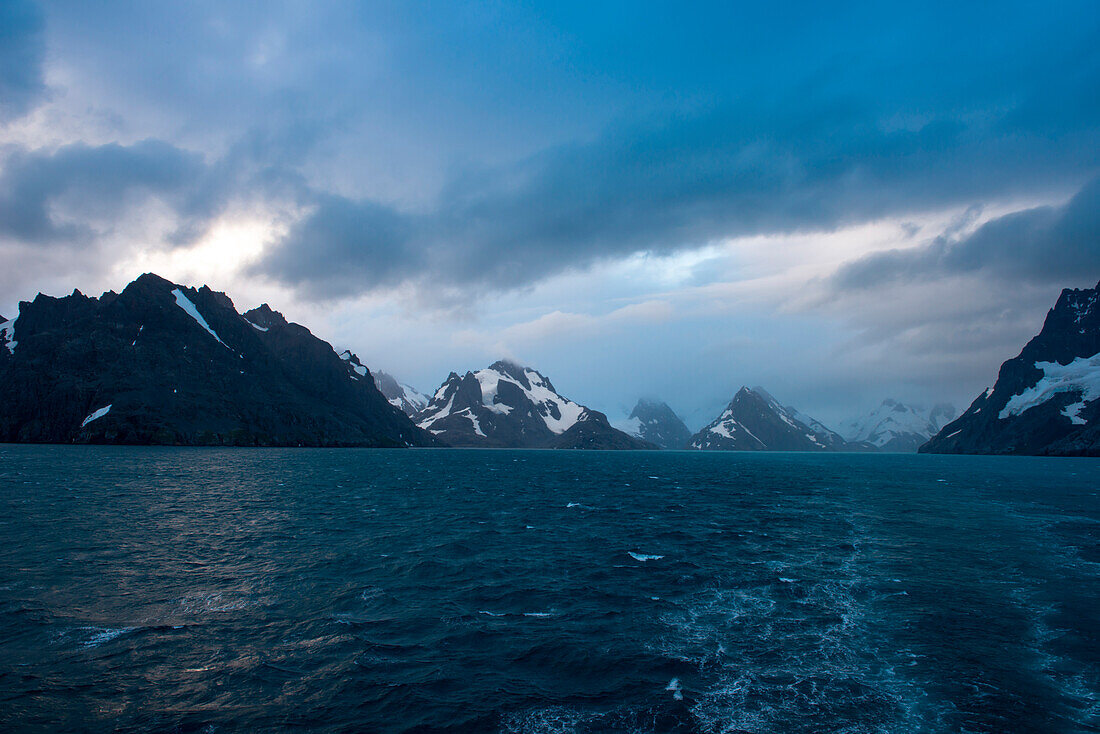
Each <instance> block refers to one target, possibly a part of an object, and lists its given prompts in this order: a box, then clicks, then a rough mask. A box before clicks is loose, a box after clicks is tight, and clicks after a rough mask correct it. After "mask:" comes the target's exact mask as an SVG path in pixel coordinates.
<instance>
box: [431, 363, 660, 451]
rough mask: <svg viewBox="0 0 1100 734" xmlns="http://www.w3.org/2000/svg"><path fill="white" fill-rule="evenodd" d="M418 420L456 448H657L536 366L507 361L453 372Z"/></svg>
mask: <svg viewBox="0 0 1100 734" xmlns="http://www.w3.org/2000/svg"><path fill="white" fill-rule="evenodd" d="M417 422H418V425H419V426H420V427H421V428H423V429H425V430H427V431H429V432H430V433H432V434H433V435H435V436H436V437H438V438H439V439H440V440H442V441H443V442H445V443H447V444H450V445H452V446H487V447H498V448H503V447H508V448H564V449H572V448H585V449H644V448H655V446H653V445H652V444H649V443H646V442H644V441H641V440H639V439H637V438H634V437H633V436H628V435H627V434H625V433H623V432H622V431H619V430H617V429H615V428H612V427H611V425H610V424H609V423H608V422H607V417H606V416H605V415H604V414H603V413H598V412H596V411H594V410H591V409H589V408H586V407H584V406H583V405H578V404H577V403H574V402H573V401H572V400H569V399H568V398H565V397H562V396H561V395H559V394H558V392H557V391H556V390H555V389H554V386H553V385H552V384H551V382H550V380H549V379H548V378H546V377H545V376H543V375H542V374H540V373H539V372H537V371H536V370H533V369H531V368H529V367H522V366H520V365H517V364H513V363H511V362H504V361H501V362H495V363H493V364H492V365H490V366H489V367H488V368H487V369H483V370H478V371H476V372H467V373H466V374H465V375H463V376H461V377H460V376H459V375H457V374H455V373H454V372H452V373H451V374H450V375H449V376H448V377H447V379H446V380H445V381H444V382H443V384H442V385H441V386H440V388H439V389H438V390H436V392H435V395H433V396H432V399H431V401H430V402H429V403H428V407H426V408H425V409H424V410H423V411H422V412H421V413H420V414H419V415H418V416H417Z"/></svg>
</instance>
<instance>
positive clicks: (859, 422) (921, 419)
mask: <svg viewBox="0 0 1100 734" xmlns="http://www.w3.org/2000/svg"><path fill="white" fill-rule="evenodd" d="M956 415H958V411H957V410H955V407H954V406H952V405H951V404H949V403H937V404H936V405H934V406H933V407H932V408H931V409H927V410H925V409H922V408H919V407H914V406H911V405H907V404H905V403H901V402H898V401H896V400H893V399H891V398H887V399H886V400H883V401H882V403H881V404H880V405H879V406H878V408H876V409H875V410H873V411H871V412H870V413H868V414H867V415H864V416H860V417H858V418H853V419H851V420H850V421H848V422H846V423H844V424H843V425H842V426H841V430H842V432H843V435H844V438H845V439H846V440H847V441H849V442H851V443H865V444H869V445H870V446H873V447H874V448H876V449H878V450H880V451H900V452H912V451H916V450H917V449H918V448H920V446H921V445H922V444H924V443H925V442H927V441H928V439H929V438H931V437H932V436H934V435H936V434H937V433H938V432H939V430H940V429H941V428H943V426H944V425H945V424H946V423H947V422H948V421H950V420H951V419H953V418H954V417H955V416H956Z"/></svg>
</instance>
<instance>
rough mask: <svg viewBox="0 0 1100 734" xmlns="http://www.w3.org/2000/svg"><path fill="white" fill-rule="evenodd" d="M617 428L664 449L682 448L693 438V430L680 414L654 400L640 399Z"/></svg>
mask: <svg viewBox="0 0 1100 734" xmlns="http://www.w3.org/2000/svg"><path fill="white" fill-rule="evenodd" d="M616 428H618V429H620V430H622V431H624V432H626V433H629V434H630V435H631V436H634V437H635V438H640V439H642V440H643V441H649V442H650V443H653V444H656V445H658V446H660V447H661V448H663V449H682V448H685V447H686V446H687V444H688V441H690V440H691V431H689V430H688V427H687V426H685V425H684V422H683V421H682V420H680V416H678V415H676V413H674V412H673V411H672V408H670V407H668V404H667V403H662V402H659V401H653V400H639V401H638V404H637V405H635V406H634V410H632V411H631V412H630V417H629V418H628V419H627V420H625V421H623V422H622V423H620V424H617V425H616Z"/></svg>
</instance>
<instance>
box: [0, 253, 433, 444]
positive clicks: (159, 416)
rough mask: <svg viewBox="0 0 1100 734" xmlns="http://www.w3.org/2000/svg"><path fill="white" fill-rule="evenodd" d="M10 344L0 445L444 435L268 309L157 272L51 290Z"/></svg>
mask: <svg viewBox="0 0 1100 734" xmlns="http://www.w3.org/2000/svg"><path fill="white" fill-rule="evenodd" d="M2 328H3V332H2V334H0V340H2V341H3V344H4V347H5V348H0V392H2V393H3V394H4V395H5V400H4V401H2V402H0V441H25V442H51V443H70V442H76V443H124V444H183V445H242V446H298V445H302V446H380V447H381V446H423V445H434V444H436V443H437V442H436V441H435V440H434V439H433V438H432V437H431V436H429V435H427V434H425V433H424V432H423V431H422V430H420V429H419V428H417V427H416V426H415V425H414V424H413V423H412V421H411V420H410V419H409V418H408V416H406V415H405V414H403V413H402V412H401V411H399V410H397V409H396V408H394V407H393V406H392V405H390V404H389V403H388V402H387V401H386V399H385V398H384V397H383V396H382V394H381V393H380V392H379V391H378V390H377V388H375V386H374V380H373V378H372V377H371V375H370V373H369V372H367V371H366V369H365V368H362V372H359V371H357V370H356V369H355V368H354V365H352V364H351V363H349V362H347V361H344V360H341V359H340V357H339V356H338V355H337V354H336V352H335V351H333V349H332V347H331V346H330V345H329V344H328V343H327V342H324V341H322V340H320V339H318V338H317V337H315V336H313V335H312V334H311V333H310V332H309V330H308V329H306V328H305V327H304V326H299V325H298V324H293V323H287V321H286V320H285V319H284V318H283V317H282V315H281V314H279V313H278V312H276V311H272V310H271V309H270V308H269V307H268V306H267V305H266V304H265V305H263V306H261V307H259V308H256V309H253V310H251V311H248V312H247V313H245V314H243V315H242V314H239V313H238V312H237V310H236V309H235V308H234V306H233V302H232V301H231V300H230V299H229V298H228V297H227V296H226V295H225V294H224V293H217V292H215V291H212V290H210V289H209V288H207V287H205V286H204V287H202V288H199V289H198V290H195V289H192V288H188V287H185V286H182V285H177V284H174V283H170V282H168V281H167V280H164V279H163V278H160V277H158V276H156V275H152V274H146V275H142V276H141V277H140V278H138V279H137V280H135V281H134V282H133V283H131V284H130V285H128V286H127V287H126V289H125V290H123V291H122V292H121V293H114V292H113V291H108V292H107V293H104V294H103V295H102V296H101V297H99V298H89V297H87V296H84V295H82V294H81V293H80V292H79V291H74V292H73V294H72V295H70V296H66V297H64V298H51V297H49V296H45V295H41V294H39V295H38V297H36V298H35V299H34V301H32V302H23V303H21V304H20V305H19V315H18V317H16V318H15V319H13V320H12V321H9V322H6V323H5V324H4V326H3V327H2Z"/></svg>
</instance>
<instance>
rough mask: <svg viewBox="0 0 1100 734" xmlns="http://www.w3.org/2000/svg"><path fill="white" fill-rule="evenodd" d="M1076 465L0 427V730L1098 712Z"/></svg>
mask: <svg viewBox="0 0 1100 734" xmlns="http://www.w3.org/2000/svg"><path fill="white" fill-rule="evenodd" d="M1098 493H1100V462H1098V461H1096V460H1087V459H1085V460H1074V459H1034V458H993V457H937V456H902V455H890V456H871V455H827V456H822V455H807V454H742V453H674V452H667V453H656V452H655V453H602V452H593V453H585V452H524V451H458V450H453V451H444V450H423V451H359V450H332V451H327V450H232V449H230V450H216V449H215V450H202V449H147V448H109V447H104V448H96V447H16V446H0V573H2V577H0V729H3V730H42V731H56V730H115V731H149V730H155V731H212V732H213V731H257V730H266V731H271V730H301V731H424V732H429V731H505V732H573V731H578V732H602V731H613V732H635V731H637V732H647V731H655V732H956V731H958V732H962V731H967V732H1009V731H1011V732H1095V731H1100V576H1098V571H1100V494H1098Z"/></svg>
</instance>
